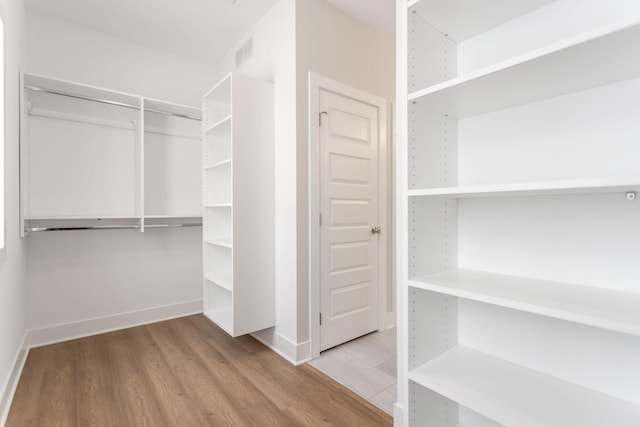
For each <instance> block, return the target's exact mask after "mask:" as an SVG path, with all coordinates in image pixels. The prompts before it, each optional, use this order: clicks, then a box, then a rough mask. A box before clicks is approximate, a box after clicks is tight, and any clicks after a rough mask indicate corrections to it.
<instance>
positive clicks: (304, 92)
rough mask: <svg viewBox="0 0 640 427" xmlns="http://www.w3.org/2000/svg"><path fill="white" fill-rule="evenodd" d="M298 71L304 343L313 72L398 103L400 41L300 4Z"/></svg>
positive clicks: (301, 336)
mask: <svg viewBox="0 0 640 427" xmlns="http://www.w3.org/2000/svg"><path fill="white" fill-rule="evenodd" d="M296 67H297V76H296V80H297V107H296V108H297V117H298V119H297V121H296V127H297V132H296V133H297V139H298V144H297V147H298V148H297V170H298V173H297V177H298V194H297V203H298V222H297V224H298V230H297V236H298V243H297V246H298V302H297V306H298V313H297V318H298V340H300V341H306V340H308V339H309V335H308V333H309V221H308V215H309V209H308V207H309V191H308V188H309V179H308V178H309V168H308V166H309V150H308V135H309V126H308V114H309V113H308V111H309V109H308V107H309V101H308V74H309V72H310V71H311V72H314V73H317V74H320V75H322V76H324V77H328V78H331V79H333V80H336V81H339V82H341V83H344V84H347V85H349V86H352V87H355V88H357V89H360V90H363V91H365V92H369V93H371V94H373V95H377V96H380V97H382V98H385V99H387V100H389V101H392V100H394V99H395V44H394V40H393V38H391V37H389V36H388V35H387V34H385V33H383V32H381V31H378V30H376V29H374V28H372V27H369V26H368V25H365V24H363V23H361V22H359V21H357V20H355V19H354V18H352V17H351V16H349V15H347V14H346V13H344V12H343V11H341V10H340V9H337V8H336V7H334V6H332V5H330V4H329V3H327V2H325V1H320V0H298V1H297V3H296ZM390 172H391V171H390ZM390 175H391V173H390ZM389 187H390V185H389ZM390 202H391V199H389V207H391V203H390ZM383 226H384V225H383ZM389 240H391V239H389ZM392 259H393V256H392V254H391V253H390V254H389V257H388V260H389V262H390V261H391V260H392ZM389 294H391V293H389Z"/></svg>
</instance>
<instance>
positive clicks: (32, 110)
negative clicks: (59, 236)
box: [20, 74, 202, 235]
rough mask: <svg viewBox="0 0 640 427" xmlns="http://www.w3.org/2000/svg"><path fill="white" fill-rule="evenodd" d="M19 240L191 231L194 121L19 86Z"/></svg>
mask: <svg viewBox="0 0 640 427" xmlns="http://www.w3.org/2000/svg"><path fill="white" fill-rule="evenodd" d="M22 81H23V92H22V112H23V118H24V120H23V125H22V133H21V138H20V141H21V156H20V162H21V231H22V235H26V233H27V232H29V231H41V230H58V229H86V228H136V229H140V230H141V231H144V229H145V227H146V228H155V227H167V226H178V225H180V226H184V225H199V224H201V223H202V208H201V197H200V195H201V188H202V183H201V179H202V177H201V174H200V173H199V167H198V165H200V164H201V149H200V145H201V144H200V140H201V137H202V135H201V130H200V129H201V111H200V109H199V108H194V107H188V106H183V105H178V104H174V103H170V102H165V101H159V100H154V99H149V98H144V97H140V96H137V95H131V94H126V93H122V92H117V91H112V90H108V89H102V88H97V87H93V86H87V85H82V84H78V83H74V82H68V81H62V80H57V79H52V78H48V77H43V76H37V75H32V74H24V75H23V76H22Z"/></svg>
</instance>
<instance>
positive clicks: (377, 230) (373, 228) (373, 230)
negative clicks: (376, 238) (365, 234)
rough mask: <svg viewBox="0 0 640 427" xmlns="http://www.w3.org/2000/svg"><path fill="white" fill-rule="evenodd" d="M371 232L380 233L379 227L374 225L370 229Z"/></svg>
mask: <svg viewBox="0 0 640 427" xmlns="http://www.w3.org/2000/svg"><path fill="white" fill-rule="evenodd" d="M371 232H372V233H374V234H375V233H380V226H379V225H374V226H373V227H371Z"/></svg>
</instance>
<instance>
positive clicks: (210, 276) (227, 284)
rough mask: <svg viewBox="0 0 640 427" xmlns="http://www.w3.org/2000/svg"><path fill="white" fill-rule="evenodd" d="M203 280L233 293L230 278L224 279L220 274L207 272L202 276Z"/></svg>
mask: <svg viewBox="0 0 640 427" xmlns="http://www.w3.org/2000/svg"><path fill="white" fill-rule="evenodd" d="M204 278H205V279H206V280H207V281H209V282H211V283H213V284H215V285H217V286H219V287H221V288H222V289H226V290H227V291H229V292H232V291H233V285H232V283H231V278H230V277H224V276H222V275H220V274H216V273H215V272H209V273H206V274H205V275H204Z"/></svg>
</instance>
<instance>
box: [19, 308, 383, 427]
mask: <svg viewBox="0 0 640 427" xmlns="http://www.w3.org/2000/svg"><path fill="white" fill-rule="evenodd" d="M318 425H327V426H331V425H334V426H350V427H351V426H366V427H372V426H391V425H392V419H391V417H390V416H389V415H388V414H386V413H384V412H383V411H382V410H380V409H378V408H376V407H375V406H373V405H372V404H370V403H369V402H367V401H366V400H364V399H362V398H361V397H359V396H358V395H356V394H354V393H353V392H351V391H349V390H348V389H346V388H345V387H343V386H341V385H340V384H338V383H337V382H335V381H334V380H332V379H330V378H329V377H327V376H325V375H324V374H322V373H320V372H318V371H317V370H315V368H313V367H311V366H309V365H302V366H298V367H294V366H292V365H291V364H289V363H288V362H287V361H285V360H284V359H282V358H281V357H280V356H278V355H277V354H275V353H274V352H272V351H271V350H270V349H268V348H267V347H265V346H264V345H262V344H261V343H259V342H258V341H256V340H255V339H253V338H251V337H249V336H244V337H240V338H235V339H232V338H230V337H229V336H228V335H226V334H225V333H224V332H223V331H222V330H221V329H219V328H218V327H216V326H215V325H214V324H212V323H211V322H209V320H208V319H206V318H205V317H204V316H203V315H195V316H188V317H183V318H180V319H174V320H169V321H166V322H160V323H154V324H151V325H146V326H140V327H136V328H131V329H125V330H122V331H117V332H111V333H108V334H102V335H96V336H93V337H88V338H82V339H77V340H73V341H67V342H64V343H60V344H53V345H49V346H45V347H39V348H35V349H32V350H31V351H30V352H29V357H28V359H27V362H26V365H25V368H24V371H23V373H22V377H21V378H20V383H19V384H18V389H17V391H16V395H15V398H14V400H13V404H12V406H11V410H10V412H9V418H8V420H7V426H8V427H9V426H38V427H41V426H101V427H102V426H118V427H120V426H135V427H140V426H153V427H157V426H318Z"/></svg>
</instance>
